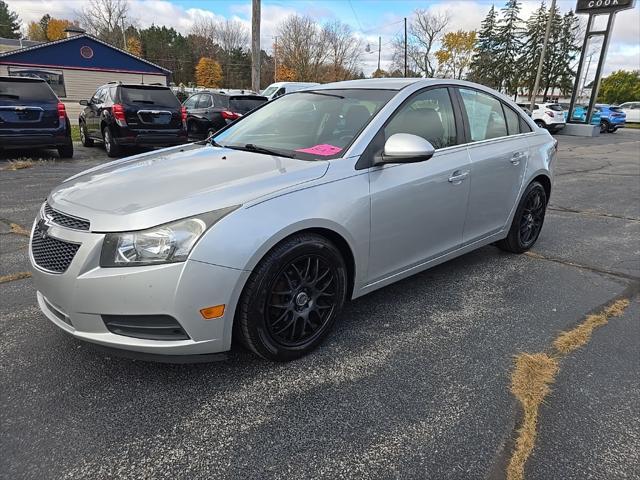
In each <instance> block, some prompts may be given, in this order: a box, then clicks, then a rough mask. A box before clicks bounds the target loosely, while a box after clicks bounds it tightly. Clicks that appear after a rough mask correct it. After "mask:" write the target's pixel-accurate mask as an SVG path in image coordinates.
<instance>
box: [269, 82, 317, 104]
mask: <svg viewBox="0 0 640 480" xmlns="http://www.w3.org/2000/svg"><path fill="white" fill-rule="evenodd" d="M318 85H320V84H319V83H313V82H276V83H272V84H271V85H269V86H268V87H267V88H265V89H264V90H263V91H262V95H263V96H265V97H267V99H268V100H273V99H274V98H278V97H279V96H280V95H284V94H285V93H291V92H297V91H299V90H303V89H305V88H310V87H316V86H318Z"/></svg>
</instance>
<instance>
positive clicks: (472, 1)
mask: <svg viewBox="0 0 640 480" xmlns="http://www.w3.org/2000/svg"><path fill="white" fill-rule="evenodd" d="M5 1H6V2H7V3H8V4H9V7H10V8H11V9H12V10H14V11H16V12H17V13H18V15H19V16H20V18H21V19H22V20H23V23H24V25H26V24H27V23H28V22H29V21H31V20H39V19H40V18H41V17H42V16H43V15H45V14H46V13H48V14H50V15H51V16H53V17H56V18H68V19H73V18H74V17H75V14H76V12H77V11H78V10H79V9H81V8H82V7H83V5H85V3H86V1H85V0H64V1H61V0H5ZM129 4H130V16H131V17H133V18H135V20H136V24H137V25H138V26H140V27H147V26H149V25H151V24H152V23H154V24H156V25H166V26H168V27H174V28H175V29H176V30H178V31H180V32H182V33H187V32H188V31H189V29H190V28H191V26H192V25H193V22H194V19H195V18H198V17H199V16H208V17H211V18H218V19H225V18H230V19H237V20H240V21H242V22H244V23H246V24H247V25H248V26H249V25H250V21H251V1H249V0H246V1H241V0H237V1H234V0H129ZM492 4H495V5H496V8H501V7H502V6H503V5H504V0H502V1H494V2H492V1H490V0H450V1H426V0H386V1H384V0H313V1H311V0H262V15H261V45H262V48H263V49H265V50H267V51H270V50H271V45H272V44H273V37H274V36H275V35H276V31H277V26H278V23H279V22H280V21H281V20H283V19H284V18H286V17H287V16H288V15H290V14H294V13H298V14H304V15H309V16H311V17H312V18H314V19H315V20H316V21H318V22H320V23H322V22H324V21H331V20H340V21H341V22H343V23H347V24H349V25H350V26H351V28H352V29H353V30H354V32H355V33H356V35H357V36H359V37H360V38H362V39H363V45H366V44H367V43H370V44H371V51H372V52H374V53H366V52H365V51H364V50H363V54H362V66H363V70H364V73H365V74H367V75H370V74H371V73H372V72H373V71H374V70H375V68H376V64H377V44H378V36H381V37H382V48H381V50H382V52H381V54H382V55H381V56H382V64H381V67H382V68H383V69H384V68H386V67H388V66H389V64H390V62H391V56H392V53H393V52H392V50H391V41H392V39H393V38H394V37H395V36H396V35H397V34H400V33H402V31H403V28H404V27H403V19H404V17H408V18H410V17H411V15H412V13H413V11H414V10H415V9H418V8H420V9H431V10H434V11H440V12H444V11H448V12H449V14H450V17H451V24H450V28H451V29H452V30H459V29H462V30H474V29H478V28H479V27H480V22H481V21H482V19H483V18H484V17H485V15H486V14H487V12H488V10H489V8H491V5H492ZM522 4H523V8H522V13H521V16H522V17H523V18H527V17H528V16H529V14H530V13H531V12H533V11H534V10H535V9H536V8H538V6H539V4H540V2H539V0H523V1H522ZM575 4H576V1H575V0H558V7H559V8H560V10H561V11H562V12H566V11H568V10H569V9H571V8H574V7H575ZM581 17H583V18H585V21H586V16H584V15H581ZM619 69H625V70H635V69H640V6H636V7H635V8H634V9H633V10H625V11H622V12H620V13H618V14H617V17H616V21H615V24H614V33H613V36H612V39H611V43H610V45H609V53H608V56H607V60H606V63H605V67H604V73H605V74H607V73H610V72H612V71H615V70H619Z"/></svg>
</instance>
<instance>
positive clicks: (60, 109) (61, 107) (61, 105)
mask: <svg viewBox="0 0 640 480" xmlns="http://www.w3.org/2000/svg"><path fill="white" fill-rule="evenodd" d="M66 117H67V111H66V109H65V108H64V103H62V102H58V118H59V119H60V120H61V121H63V120H65V118H66Z"/></svg>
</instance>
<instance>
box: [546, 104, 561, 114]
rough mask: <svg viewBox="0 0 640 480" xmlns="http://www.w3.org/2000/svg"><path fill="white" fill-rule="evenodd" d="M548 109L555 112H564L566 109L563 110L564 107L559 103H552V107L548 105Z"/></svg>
mask: <svg viewBox="0 0 640 480" xmlns="http://www.w3.org/2000/svg"><path fill="white" fill-rule="evenodd" d="M547 108H548V109H549V110H553V111H554V112H562V111H563V110H564V108H562V105H560V104H558V103H552V104H551V105H547Z"/></svg>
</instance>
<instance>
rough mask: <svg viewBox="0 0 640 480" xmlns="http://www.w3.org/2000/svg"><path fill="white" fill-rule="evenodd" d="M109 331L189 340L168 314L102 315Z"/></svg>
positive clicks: (128, 334)
mask: <svg viewBox="0 0 640 480" xmlns="http://www.w3.org/2000/svg"><path fill="white" fill-rule="evenodd" d="M102 320H103V321H104V324H105V326H106V327H107V329H108V330H109V331H110V332H111V333H115V334H117V335H123V336H125V337H133V338H142V339H145V340H189V335H187V332H185V331H184V329H183V328H182V327H181V326H180V324H179V323H178V321H177V320H176V319H175V318H173V317H171V316H169V315H102Z"/></svg>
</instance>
